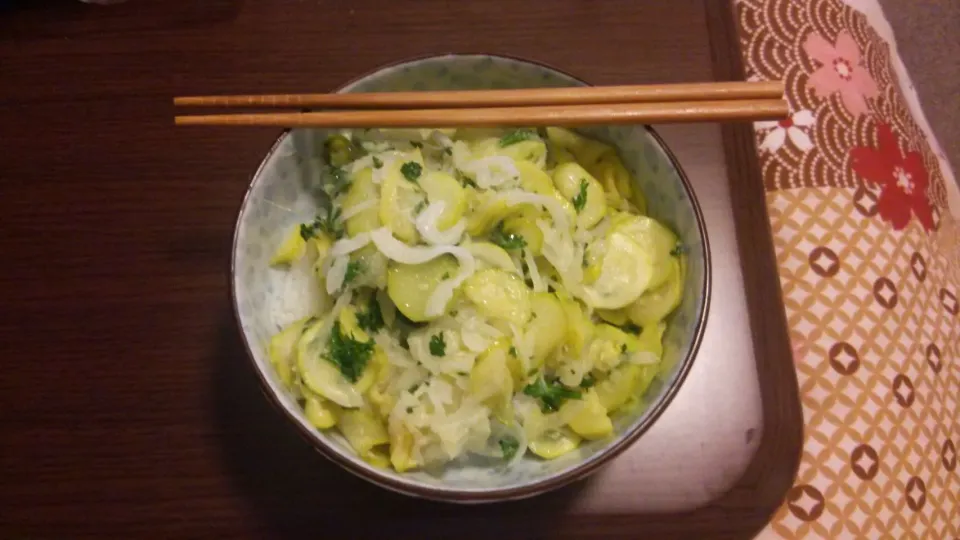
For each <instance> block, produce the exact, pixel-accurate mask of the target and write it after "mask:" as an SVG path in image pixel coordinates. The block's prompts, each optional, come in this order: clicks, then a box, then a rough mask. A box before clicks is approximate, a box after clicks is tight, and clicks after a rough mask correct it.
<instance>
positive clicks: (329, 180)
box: [321, 165, 350, 197]
mask: <svg viewBox="0 0 960 540" xmlns="http://www.w3.org/2000/svg"><path fill="white" fill-rule="evenodd" d="M321 182H322V185H323V190H324V191H325V192H326V193H327V194H328V195H330V196H331V197H336V196H337V195H339V194H341V193H343V192H344V191H346V189H347V188H348V187H349V186H350V174H349V173H348V172H347V171H345V170H343V169H341V168H340V167H335V166H333V165H330V166H328V167H326V168H324V170H323V173H321Z"/></svg>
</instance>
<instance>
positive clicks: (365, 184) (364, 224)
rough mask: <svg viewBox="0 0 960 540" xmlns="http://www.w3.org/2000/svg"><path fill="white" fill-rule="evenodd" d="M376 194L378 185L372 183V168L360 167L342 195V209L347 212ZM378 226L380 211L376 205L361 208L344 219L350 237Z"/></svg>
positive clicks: (373, 197)
mask: <svg viewBox="0 0 960 540" xmlns="http://www.w3.org/2000/svg"><path fill="white" fill-rule="evenodd" d="M378 196H379V193H378V186H377V185H376V184H374V183H373V170H372V169H370V168H369V167H367V168H364V169H361V170H360V171H358V172H356V173H354V175H353V181H352V182H351V183H350V189H348V190H347V194H346V195H344V196H343V202H342V207H343V211H344V212H348V211H349V210H350V209H351V208H352V207H354V206H356V205H358V204H361V203H364V202H366V201H370V200H373V199H376V198H377V197H378ZM378 227H380V212H379V209H378V207H377V206H371V207H370V208H367V209H365V210H361V211H360V212H357V213H356V214H354V215H352V216H350V217H349V218H347V220H346V229H347V234H348V235H349V236H351V237H353V236H356V235H358V234H360V233H365V232H369V231H372V230H374V229H376V228H378Z"/></svg>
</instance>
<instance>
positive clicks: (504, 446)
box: [500, 436, 520, 461]
mask: <svg viewBox="0 0 960 540" xmlns="http://www.w3.org/2000/svg"><path fill="white" fill-rule="evenodd" d="M519 449H520V443H519V442H518V441H517V440H516V439H514V438H513V437H510V436H506V437H504V438H502V439H500V450H501V451H502V452H503V459H505V460H507V461H510V460H511V459H512V458H513V456H515V455H517V450H519Z"/></svg>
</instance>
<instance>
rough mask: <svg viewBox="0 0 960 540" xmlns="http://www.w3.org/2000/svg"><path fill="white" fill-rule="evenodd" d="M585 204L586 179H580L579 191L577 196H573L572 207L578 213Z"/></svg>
mask: <svg viewBox="0 0 960 540" xmlns="http://www.w3.org/2000/svg"><path fill="white" fill-rule="evenodd" d="M586 205H587V179H586V178H581V179H580V193H577V196H576V197H574V198H573V208H574V210H576V211H577V213H578V214H579V213H580V212H581V211H582V210H583V207H584V206H586Z"/></svg>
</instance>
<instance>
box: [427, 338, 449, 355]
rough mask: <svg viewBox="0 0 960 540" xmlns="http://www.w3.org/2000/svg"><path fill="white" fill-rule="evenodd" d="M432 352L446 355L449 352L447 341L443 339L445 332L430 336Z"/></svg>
mask: <svg viewBox="0 0 960 540" xmlns="http://www.w3.org/2000/svg"><path fill="white" fill-rule="evenodd" d="M430 354H432V355H433V356H444V355H445V354H447V343H446V342H445V341H443V334H434V335H433V336H432V337H431V338H430Z"/></svg>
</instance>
